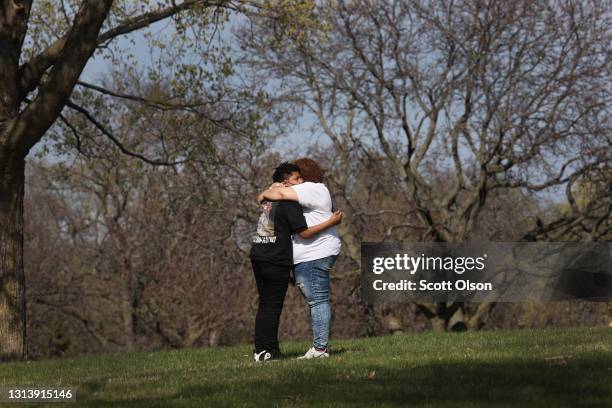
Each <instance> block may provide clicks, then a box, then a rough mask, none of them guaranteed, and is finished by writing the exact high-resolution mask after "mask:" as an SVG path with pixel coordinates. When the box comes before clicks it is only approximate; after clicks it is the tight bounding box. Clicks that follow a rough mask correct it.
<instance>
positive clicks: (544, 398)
mask: <svg viewBox="0 0 612 408" xmlns="http://www.w3.org/2000/svg"><path fill="white" fill-rule="evenodd" d="M331 360H332V359H330V361H328V362H325V363H324V364H319V362H303V363H299V364H313V366H311V367H307V370H303V371H299V370H298V371H296V370H295V365H293V364H286V365H282V366H277V367H278V375H275V376H274V380H273V381H264V380H263V379H262V378H259V376H257V375H246V376H244V377H242V378H243V379H242V380H241V379H240V378H236V377H234V378H232V381H228V379H227V378H224V377H223V376H219V377H218V378H215V380H213V381H209V382H207V383H206V384H202V385H189V386H184V387H182V388H181V389H180V391H179V392H177V393H176V394H175V395H173V396H171V397H168V398H163V399H130V400H125V401H112V400H110V399H109V400H103V399H92V400H87V398H86V397H85V400H81V402H82V403H84V404H83V405H85V406H113V407H123V406H126V407H127V406H130V407H153V406H166V407H168V406H194V407H198V406H206V407H209V406H213V407H215V406H236V405H240V406H292V407H293V406H304V407H306V406H332V407H333V406H347V407H349V406H350V407H353V406H363V407H372V406H410V407H419V406H435V407H437V406H455V407H465V406H487V407H490V406H521V405H522V406H528V407H534V406H535V407H539V406H541V407H609V406H610V402H611V401H612V387H610V381H612V371H610V370H611V369H612V367H611V366H612V363H610V362H608V361H604V359H601V360H597V359H595V358H593V359H587V360H584V359H583V360H581V361H577V362H572V361H571V359H570V360H569V361H565V360H564V361H555V360H553V361H546V360H543V361H541V360H535V361H531V362H529V361H527V362H525V361H521V362H513V361H509V362H499V363H481V362H479V363H470V364H467V363H466V364H441V363H433V364H427V365H421V366H417V365H413V366H405V367H402V366H401V364H402V362H398V361H394V362H393V364H381V365H367V366H366V365H360V366H354V367H353V368H351V367H346V366H342V367H340V366H337V365H334V364H333V361H331ZM273 370H276V368H273ZM268 374H270V372H269V371H268ZM272 374H273V375H274V373H272Z"/></svg>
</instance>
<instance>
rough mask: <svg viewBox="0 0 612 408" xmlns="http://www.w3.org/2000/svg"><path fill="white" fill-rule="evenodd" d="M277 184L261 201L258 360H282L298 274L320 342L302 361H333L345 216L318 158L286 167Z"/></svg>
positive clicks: (256, 263) (255, 250) (255, 256)
mask: <svg viewBox="0 0 612 408" xmlns="http://www.w3.org/2000/svg"><path fill="white" fill-rule="evenodd" d="M272 180H273V181H274V184H272V186H270V188H269V189H268V190H266V191H264V192H263V193H261V194H260V195H259V197H257V201H258V202H259V203H260V204H261V215H260V218H259V223H258V225H257V232H256V233H255V235H254V237H253V245H252V247H251V254H250V257H251V263H252V265H253V272H254V274H255V281H256V282H257V291H258V292H259V308H258V310H257V317H256V319H255V351H254V355H253V357H254V359H255V361H266V360H275V359H279V358H281V352H280V349H279V346H278V325H279V322H280V316H281V312H282V310H283V302H284V300H285V294H286V293H287V287H288V285H289V281H290V279H291V271H292V270H293V272H294V277H295V285H296V286H297V288H298V289H299V290H300V292H301V293H302V295H303V296H304V298H305V299H306V301H307V302H308V306H309V308H310V319H311V323H312V334H313V338H314V339H313V345H312V347H311V348H310V349H309V350H308V351H307V352H306V354H305V355H304V356H302V357H299V358H320V357H329V351H328V340H329V331H330V322H331V308H330V305H329V272H330V270H331V268H332V266H333V265H334V262H335V261H336V257H337V256H338V254H339V253H340V238H339V237H338V233H337V231H336V228H335V225H337V224H338V223H340V221H341V220H342V213H341V212H340V211H336V212H333V210H332V200H331V196H330V194H329V190H328V189H327V187H326V186H325V184H323V172H322V171H321V169H320V168H319V166H318V165H317V163H316V162H315V161H314V160H312V159H308V158H304V159H299V160H296V161H295V162H294V163H282V164H281V165H280V166H278V167H277V168H276V169H275V171H274V174H273V176H272Z"/></svg>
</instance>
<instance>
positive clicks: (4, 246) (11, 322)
mask: <svg viewBox="0 0 612 408" xmlns="http://www.w3.org/2000/svg"><path fill="white" fill-rule="evenodd" d="M24 185H25V160H24V159H14V158H10V157H6V156H4V157H0V360H14V359H25V358H26V357H27V348H26V336H25V330H26V303H25V275H24V269H23V196H24Z"/></svg>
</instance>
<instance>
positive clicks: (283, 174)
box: [272, 162, 300, 183]
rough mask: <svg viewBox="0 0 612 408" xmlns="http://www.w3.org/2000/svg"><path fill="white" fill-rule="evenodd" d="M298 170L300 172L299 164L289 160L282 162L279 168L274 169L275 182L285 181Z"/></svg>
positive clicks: (273, 178)
mask: <svg viewBox="0 0 612 408" xmlns="http://www.w3.org/2000/svg"><path fill="white" fill-rule="evenodd" d="M296 171H297V172H298V173H299V172H300V168H299V167H298V166H297V165H295V164H293V163H289V162H284V163H281V164H280V165H279V166H278V167H277V168H275V169H274V174H273V175H272V180H273V181H274V182H275V183H282V182H283V181H285V180H287V179H288V178H289V177H291V174H292V173H293V172H296Z"/></svg>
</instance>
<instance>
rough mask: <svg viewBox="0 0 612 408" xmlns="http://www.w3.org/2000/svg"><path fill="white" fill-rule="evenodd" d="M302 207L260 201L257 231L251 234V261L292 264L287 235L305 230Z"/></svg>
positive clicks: (292, 203)
mask: <svg viewBox="0 0 612 408" xmlns="http://www.w3.org/2000/svg"><path fill="white" fill-rule="evenodd" d="M307 227H308V225H307V224H306V218H304V213H303V212H302V206H301V205H299V204H298V203H297V202H295V201H274V202H270V201H264V202H263V203H262V204H261V215H260V217H259V222H258V224H257V232H256V233H255V234H254V235H253V246H251V259H252V260H254V261H265V262H270V263H273V264H277V265H287V266H291V265H293V243H292V242H291V236H292V235H293V234H294V233H296V232H298V231H301V230H303V229H306V228H307Z"/></svg>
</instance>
